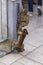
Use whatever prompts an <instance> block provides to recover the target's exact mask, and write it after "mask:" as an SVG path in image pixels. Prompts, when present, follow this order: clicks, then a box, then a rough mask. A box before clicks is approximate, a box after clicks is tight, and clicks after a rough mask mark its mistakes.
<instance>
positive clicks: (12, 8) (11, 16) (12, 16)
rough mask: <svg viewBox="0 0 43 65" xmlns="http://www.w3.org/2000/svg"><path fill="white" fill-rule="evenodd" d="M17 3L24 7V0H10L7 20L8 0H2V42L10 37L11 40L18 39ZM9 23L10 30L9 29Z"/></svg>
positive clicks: (0, 14) (0, 33) (0, 11)
mask: <svg viewBox="0 0 43 65" xmlns="http://www.w3.org/2000/svg"><path fill="white" fill-rule="evenodd" d="M17 3H19V4H20V10H21V8H22V0H15V1H14V0H13V2H12V0H8V21H7V0H0V42H1V41H2V40H6V39H7V32H8V39H9V40H10V41H13V40H17V32H16V31H17V30H16V24H17ZM7 23H8V31H7Z"/></svg>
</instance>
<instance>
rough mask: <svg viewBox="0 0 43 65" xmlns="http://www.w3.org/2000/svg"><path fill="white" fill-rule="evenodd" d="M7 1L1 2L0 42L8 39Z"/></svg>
mask: <svg viewBox="0 0 43 65" xmlns="http://www.w3.org/2000/svg"><path fill="white" fill-rule="evenodd" d="M6 3H7V0H0V42H1V41H3V40H6V39H7V4H6Z"/></svg>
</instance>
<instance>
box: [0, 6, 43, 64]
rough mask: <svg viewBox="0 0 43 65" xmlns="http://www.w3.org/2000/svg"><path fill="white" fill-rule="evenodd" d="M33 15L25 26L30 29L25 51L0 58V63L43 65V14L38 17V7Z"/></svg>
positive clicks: (25, 42) (25, 41)
mask: <svg viewBox="0 0 43 65" xmlns="http://www.w3.org/2000/svg"><path fill="white" fill-rule="evenodd" d="M34 7H36V6H34ZM33 15H34V16H33V17H30V19H29V20H30V22H29V24H28V26H27V27H25V28H26V29H27V30H28V35H27V37H26V38H25V40H24V45H25V51H24V52H22V53H15V52H13V53H11V54H8V55H6V56H4V57H2V58H0V65H43V15H42V16H41V17H38V16H37V9H36V8H35V9H34V13H33Z"/></svg>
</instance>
